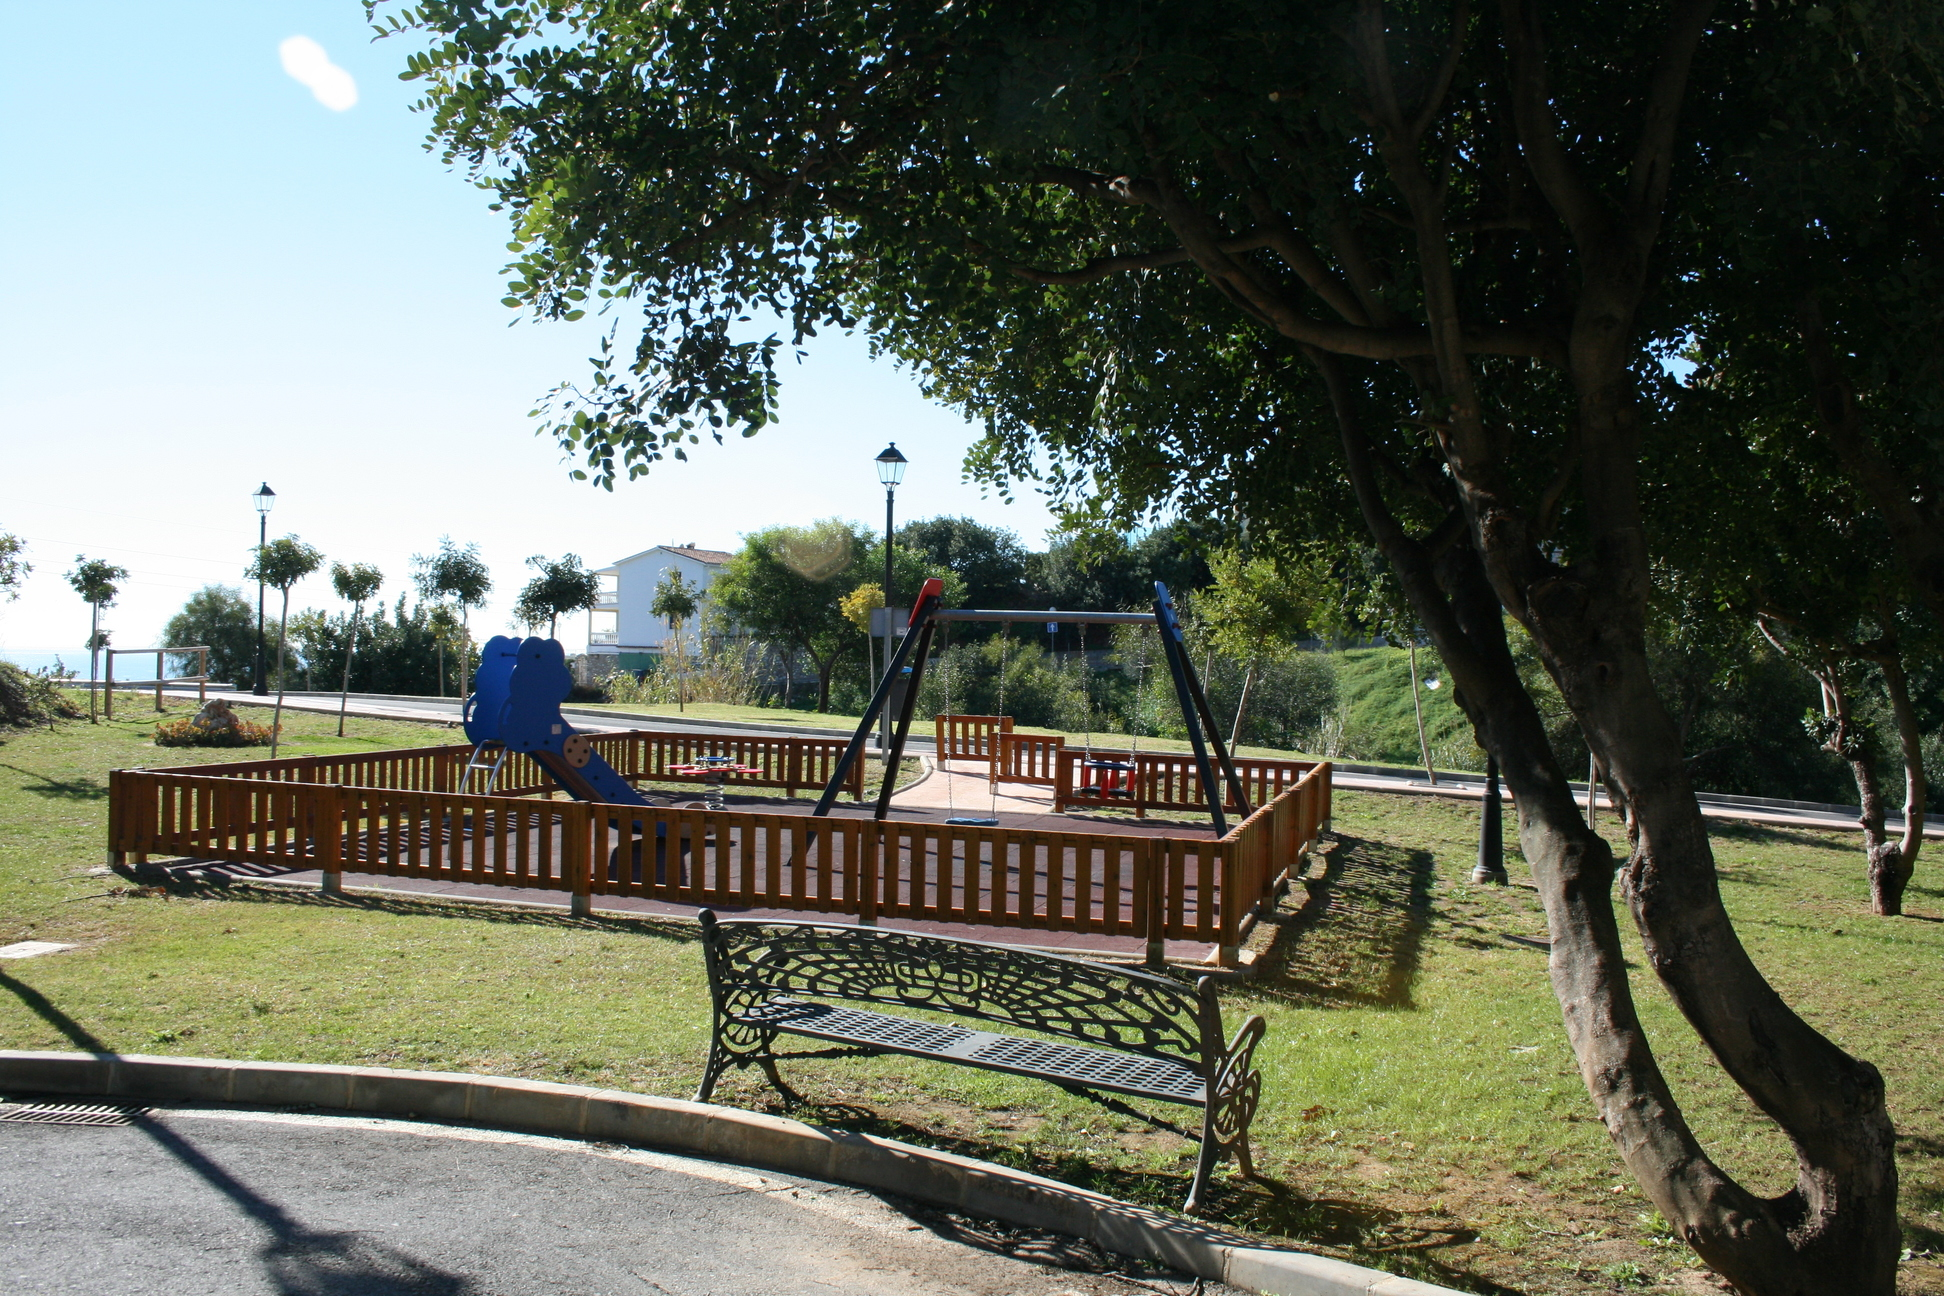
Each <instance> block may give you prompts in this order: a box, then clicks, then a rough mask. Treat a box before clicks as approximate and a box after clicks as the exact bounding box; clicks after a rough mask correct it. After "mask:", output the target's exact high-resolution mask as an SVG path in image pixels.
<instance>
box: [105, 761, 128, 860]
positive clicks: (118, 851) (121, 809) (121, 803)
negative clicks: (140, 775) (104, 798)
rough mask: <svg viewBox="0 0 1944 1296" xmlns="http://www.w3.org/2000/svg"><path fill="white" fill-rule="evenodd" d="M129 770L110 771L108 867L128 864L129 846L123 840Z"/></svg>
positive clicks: (126, 812) (126, 817)
mask: <svg viewBox="0 0 1944 1296" xmlns="http://www.w3.org/2000/svg"><path fill="white" fill-rule="evenodd" d="M129 782H130V779H129V776H128V771H127V770H118V769H116V770H109V771H108V867H109V868H117V867H119V866H121V865H123V864H126V863H128V849H127V844H126V842H124V840H123V838H122V833H123V831H124V825H125V824H126V823H127V820H128V786H129Z"/></svg>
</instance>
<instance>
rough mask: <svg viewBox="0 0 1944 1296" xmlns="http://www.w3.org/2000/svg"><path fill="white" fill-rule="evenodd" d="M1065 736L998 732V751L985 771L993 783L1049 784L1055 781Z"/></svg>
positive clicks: (1058, 773) (1049, 785)
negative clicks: (999, 733)
mask: <svg viewBox="0 0 1944 1296" xmlns="http://www.w3.org/2000/svg"><path fill="white" fill-rule="evenodd" d="M1065 747H1066V739H1065V738H1063V737H1060V736H1059V735H1057V734H1016V733H1007V734H1001V735H999V753H998V755H997V756H996V757H995V758H994V760H993V762H992V765H991V767H990V768H989V769H988V770H987V777H988V779H990V781H992V782H994V783H1036V784H1039V785H1040V786H1042V787H1052V786H1053V785H1054V784H1055V783H1057V782H1058V781H1059V777H1060V771H1059V763H1060V753H1061V751H1063V750H1064V749H1065Z"/></svg>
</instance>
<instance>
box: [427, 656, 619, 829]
mask: <svg viewBox="0 0 1944 1296" xmlns="http://www.w3.org/2000/svg"><path fill="white" fill-rule="evenodd" d="M573 689H574V676H573V673H572V672H571V671H569V670H568V669H567V653H566V650H565V649H563V648H562V647H561V646H560V641H559V640H557V639H538V638H534V639H514V638H511V637H509V636H507V635H494V636H493V637H492V638H491V639H489V640H487V641H486V646H485V647H484V648H483V649H481V651H480V655H479V671H478V674H477V675H476V676H475V677H474V682H473V694H472V696H471V697H469V698H467V699H466V709H465V724H466V737H467V738H469V739H471V740H472V742H473V743H474V756H473V762H474V765H475V766H478V765H479V764H480V754H481V753H482V752H483V751H484V749H485V748H487V747H488V746H491V745H498V746H499V747H500V748H501V750H502V751H504V752H523V753H525V754H526V755H528V756H531V757H532V758H533V759H534V761H535V762H536V763H537V764H538V765H539V766H540V768H542V769H544V770H546V771H547V773H548V774H549V775H550V776H551V777H552V778H553V781H554V782H555V783H558V784H559V785H560V788H561V790H562V791H563V792H565V793H567V794H568V795H569V796H571V797H573V798H574V799H576V800H578V801H595V802H600V803H603V804H606V805H635V806H645V805H652V804H653V803H652V802H650V801H649V800H648V799H647V798H646V797H644V796H642V795H641V793H639V792H637V791H635V789H634V787H633V786H632V785H630V784H629V782H628V780H626V779H624V778H622V777H621V775H619V774H618V773H616V772H615V769H614V767H613V766H612V765H609V764H608V763H607V762H606V761H605V760H602V759H601V754H600V753H599V752H597V751H595V750H594V744H593V743H592V742H591V741H589V739H588V737H587V735H586V734H583V733H577V732H575V730H574V727H573V726H572V725H570V724H568V723H567V721H566V718H565V717H563V716H562V715H561V714H560V704H561V703H562V702H565V701H566V700H567V695H568V694H569V693H571V692H573Z"/></svg>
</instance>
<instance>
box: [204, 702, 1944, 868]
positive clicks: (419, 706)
mask: <svg viewBox="0 0 1944 1296" xmlns="http://www.w3.org/2000/svg"><path fill="white" fill-rule="evenodd" d="M170 695H171V696H177V695H178V694H177V693H176V692H175V691H174V690H170ZM180 696H187V697H193V696H195V690H193V689H189V690H184V691H183V692H182V693H181V694H180ZM223 696H225V697H234V695H232V694H229V693H225V694H223ZM235 700H237V701H242V702H245V704H246V705H247V704H248V700H247V699H245V698H236V699H235ZM284 706H285V707H286V708H296V709H301V710H307V711H329V712H332V713H335V712H336V711H337V706H338V704H337V699H336V698H335V697H330V698H325V697H314V696H307V697H304V698H301V699H300V698H288V699H286V701H285V702H284ZM351 710H352V712H353V713H354V714H358V715H369V716H375V717H378V718H380V719H396V720H434V721H438V720H452V721H456V720H457V719H458V718H459V703H458V702H456V701H451V700H447V699H440V698H420V699H414V700H412V701H410V702H400V701H391V700H379V699H375V698H374V699H366V698H358V697H356V696H354V697H353V699H352V702H351ZM567 710H568V715H569V718H570V719H571V720H572V721H573V722H574V724H575V725H576V726H577V727H579V728H585V729H589V730H600V729H602V728H614V729H626V728H634V727H641V726H643V725H644V724H652V725H653V727H655V728H657V729H705V730H706V729H714V730H716V731H718V732H720V731H722V729H723V726H722V725H721V724H720V723H719V722H716V721H710V720H688V719H685V718H683V717H681V716H664V715H656V716H652V717H634V716H620V715H617V716H614V717H613V718H612V720H608V717H607V716H606V715H605V714H604V713H602V712H598V711H580V712H576V711H574V710H573V708H571V707H569V708H568V709H567ZM597 717H599V718H597ZM604 721H606V723H605V724H604V723H603V722H604ZM739 731H740V732H745V733H753V734H761V735H763V736H766V737H803V736H805V735H806V734H813V735H816V736H820V737H825V736H837V737H849V732H848V731H844V732H842V733H835V732H834V731H832V732H830V733H826V732H825V731H823V730H820V729H811V728H808V727H806V726H802V725H781V726H778V727H776V728H774V729H768V728H763V729H759V728H756V727H754V726H742V727H740V729H739ZM1110 741H1111V740H1110ZM934 746H935V744H934V742H933V741H932V737H931V734H930V730H929V727H921V726H916V725H914V726H913V728H912V732H911V736H910V739H909V741H908V743H907V745H906V750H907V751H909V752H910V753H911V754H912V755H930V754H931V753H932V750H933V748H934ZM1332 781H1333V782H1334V783H1335V785H1336V786H1337V787H1340V788H1353V789H1356V790H1358V791H1366V792H1390V793H1403V794H1406V795H1415V796H1438V797H1447V798H1452V799H1455V800H1461V801H1478V800H1482V799H1483V797H1484V795H1485V784H1484V781H1483V780H1482V779H1479V778H1478V777H1477V776H1476V775H1468V776H1453V775H1449V774H1446V775H1440V776H1439V779H1438V784H1437V786H1436V787H1432V786H1430V785H1429V784H1427V782H1426V781H1425V779H1424V776H1423V775H1422V774H1418V775H1415V776H1413V775H1409V774H1403V773H1395V774H1393V773H1377V772H1370V771H1367V770H1346V769H1342V768H1339V769H1338V770H1337V771H1336V773H1335V775H1334V778H1333V780H1332ZM1579 796H1580V799H1581V800H1582V801H1583V800H1585V797H1586V793H1585V790H1584V788H1582V789H1581V790H1580V793H1579ZM975 799H976V798H975ZM1701 803H1702V804H1701V813H1702V814H1704V815H1706V816H1707V817H1709V818H1711V819H1736V820H1741V821H1743V822H1747V823H1760V824H1773V825H1776V826H1778V827H1801V828H1811V827H1813V828H1841V829H1851V830H1853V829H1855V828H1857V826H1858V825H1857V820H1856V811H1854V810H1848V809H1840V808H1836V807H1810V806H1806V805H1789V804H1787V803H1777V802H1767V803H1764V802H1763V801H1761V799H1760V798H1755V797H1738V798H1732V799H1712V798H1710V797H1709V796H1707V795H1703V796H1702V798H1701ZM1599 811H1600V813H1601V814H1605V815H1611V814H1615V813H1618V812H1617V811H1616V810H1615V808H1614V806H1613V803H1612V801H1611V800H1609V799H1608V798H1607V797H1606V796H1605V794H1604V793H1602V794H1601V796H1600V798H1599ZM1884 822H1885V826H1886V828H1887V829H1888V830H1889V831H1890V832H1892V833H1901V832H1902V831H1903V820H1902V818H1901V817H1899V816H1898V815H1896V814H1890V815H1887V816H1886V817H1885V820H1884ZM1924 835H1925V836H1926V837H1929V838H1938V839H1944V823H1938V822H1935V821H1933V822H1932V823H1931V825H1929V826H1927V827H1926V829H1925V831H1924Z"/></svg>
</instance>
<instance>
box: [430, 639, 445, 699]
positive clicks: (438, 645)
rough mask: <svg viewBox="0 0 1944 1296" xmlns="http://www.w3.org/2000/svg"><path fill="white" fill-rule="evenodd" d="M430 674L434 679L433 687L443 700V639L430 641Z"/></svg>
mask: <svg viewBox="0 0 1944 1296" xmlns="http://www.w3.org/2000/svg"><path fill="white" fill-rule="evenodd" d="M432 674H433V675H434V676H435V677H436V678H435V680H434V686H435V687H436V688H437V689H438V690H439V696H440V697H441V698H444V697H445V640H443V639H435V640H433V641H432Z"/></svg>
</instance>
